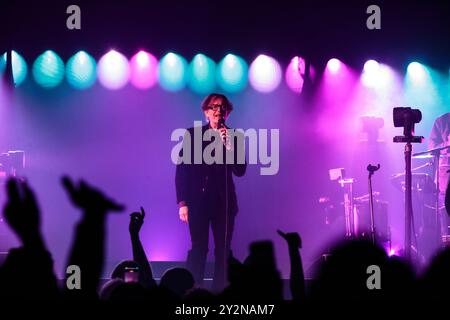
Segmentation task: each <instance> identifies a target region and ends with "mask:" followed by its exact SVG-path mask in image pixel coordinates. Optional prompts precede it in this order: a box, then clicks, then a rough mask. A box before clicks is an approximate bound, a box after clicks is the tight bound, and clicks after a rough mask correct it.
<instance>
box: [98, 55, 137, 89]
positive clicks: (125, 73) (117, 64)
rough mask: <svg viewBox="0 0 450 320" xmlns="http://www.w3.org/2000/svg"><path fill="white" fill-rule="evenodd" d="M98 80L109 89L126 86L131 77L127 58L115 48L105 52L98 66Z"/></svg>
mask: <svg viewBox="0 0 450 320" xmlns="http://www.w3.org/2000/svg"><path fill="white" fill-rule="evenodd" d="M97 74H98V80H99V81H100V83H101V84H102V85H103V86H104V87H105V88H108V89H112V90H117V89H120V88H122V87H123V86H125V85H126V84H127V82H128V80H129V77H130V66H129V64H128V60H127V58H125V56H123V55H122V54H120V53H119V52H117V51H115V50H111V51H109V52H108V53H107V54H105V55H104V56H103V57H102V58H101V59H100V61H99V62H98V66H97Z"/></svg>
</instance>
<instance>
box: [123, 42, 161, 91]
mask: <svg viewBox="0 0 450 320" xmlns="http://www.w3.org/2000/svg"><path fill="white" fill-rule="evenodd" d="M130 70H131V75H130V81H131V83H132V84H133V85H134V86H135V87H136V88H139V89H148V88H151V87H153V86H154V85H155V84H156V82H157V80H158V60H157V59H156V58H155V56H153V55H152V54H150V53H148V52H146V51H143V50H141V51H139V52H138V53H136V54H135V55H134V56H133V57H132V58H131V59H130Z"/></svg>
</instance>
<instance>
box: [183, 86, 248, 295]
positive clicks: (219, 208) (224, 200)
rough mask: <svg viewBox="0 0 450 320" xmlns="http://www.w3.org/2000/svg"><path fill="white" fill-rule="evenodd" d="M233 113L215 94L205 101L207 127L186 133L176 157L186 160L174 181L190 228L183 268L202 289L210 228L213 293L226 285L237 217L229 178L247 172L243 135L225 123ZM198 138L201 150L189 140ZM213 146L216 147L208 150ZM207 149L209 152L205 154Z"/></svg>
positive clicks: (231, 183)
mask: <svg viewBox="0 0 450 320" xmlns="http://www.w3.org/2000/svg"><path fill="white" fill-rule="evenodd" d="M232 109H233V106H232V104H231V103H230V101H229V100H228V99H227V97H226V96H224V95H222V94H217V93H213V94H210V95H208V96H207V97H206V98H205V99H204V101H203V102H202V110H203V112H204V114H205V117H206V119H207V120H208V124H207V125H205V126H203V127H201V128H200V127H197V128H189V129H188V130H187V132H186V134H185V136H184V140H183V147H182V150H181V152H180V159H184V160H186V159H187V161H184V162H181V163H180V161H179V163H178V165H177V168H176V176H175V184H176V193H177V203H178V206H179V215H180V219H181V220H182V221H183V222H186V223H188V224H189V232H190V235H191V242H192V248H191V250H190V251H189V252H188V259H187V267H188V269H189V270H190V271H191V272H192V274H193V275H194V278H195V280H196V282H197V284H201V283H202V281H203V276H204V271H205V263H206V257H207V253H208V235H209V226H210V225H211V229H212V233H213V237H214V247H215V248H214V256H215V268H214V281H213V289H215V290H220V289H222V288H223V286H224V285H225V278H226V276H225V270H226V265H227V261H228V257H229V253H230V245H231V237H232V234H233V229H234V218H235V216H236V213H237V212H238V205H237V199H236V191H235V187H234V182H233V177H232V175H233V174H234V175H236V176H238V177H240V176H243V175H244V174H245V170H246V163H245V147H244V145H245V143H244V135H243V134H241V133H235V132H233V130H231V129H230V128H228V127H227V126H225V124H224V121H225V120H226V119H227V117H228V115H229V114H230V112H231V111H232ZM196 134H197V137H195V135H196ZM199 134H201V136H202V138H203V139H201V141H202V142H201V148H200V145H199V144H197V147H196V143H195V141H193V140H194V139H196V138H197V139H198V138H199V137H198V135H199ZM204 140H209V141H204ZM214 143H215V146H216V148H214V149H211V148H209V147H208V145H210V146H213V145H214ZM208 150H209V151H211V150H212V151H211V152H210V153H208V152H207V151H208ZM186 152H190V154H189V155H187V154H185V153H186ZM196 152H197V154H195V153H196ZM208 155H210V157H209V158H208ZM213 158H214V159H213ZM230 159H231V162H232V163H231V164H230ZM211 160H213V161H211Z"/></svg>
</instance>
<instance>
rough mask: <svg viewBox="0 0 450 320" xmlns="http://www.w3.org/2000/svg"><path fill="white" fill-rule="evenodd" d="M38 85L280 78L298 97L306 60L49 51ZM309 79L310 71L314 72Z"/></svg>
mask: <svg viewBox="0 0 450 320" xmlns="http://www.w3.org/2000/svg"><path fill="white" fill-rule="evenodd" d="M11 56H12V72H13V78H14V82H15V84H16V86H18V85H20V84H21V83H23V82H24V81H25V79H26V78H27V74H28V67H27V63H26V62H25V60H24V59H23V57H22V56H21V55H20V54H18V53H17V52H15V51H12V54H11ZM380 66H381V65H380V64H379V63H378V62H376V61H374V60H369V61H367V62H366V63H365V65H364V70H363V75H365V78H363V81H364V80H365V82H366V84H367V85H368V86H370V85H371V84H373V83H374V82H375V81H376V80H377V79H375V78H376V75H379V74H380V73H382V68H380ZM5 67H6V53H5V54H3V55H2V56H1V57H0V75H1V74H2V73H3V72H4V70H5ZM343 67H345V65H344V64H343V63H342V62H341V61H340V60H338V59H335V58H333V59H330V60H329V61H328V63H327V68H326V72H329V73H330V74H338V73H339V72H340V70H341V69H343ZM422 69H423V68H422V65H421V64H419V63H417V62H412V63H411V64H410V65H409V66H408V72H412V73H414V74H416V75H419V76H420V73H421V72H422ZM31 73H32V76H33V78H34V80H35V81H36V83H37V84H39V85H40V86H41V87H43V88H55V87H57V86H58V85H60V84H61V83H62V82H63V81H64V79H66V81H67V82H68V83H69V84H70V85H71V86H72V87H74V88H76V89H87V88H89V87H91V86H92V85H93V84H94V83H95V82H96V81H97V80H98V81H99V83H100V84H101V85H102V86H104V87H105V88H108V89H111V90H117V89H120V88H123V87H124V86H125V85H127V83H131V84H132V85H134V86H135V87H136V88H139V89H150V88H152V87H154V86H155V85H156V84H159V85H160V86H161V87H162V88H163V89H165V90H168V91H179V90H182V89H183V88H185V87H186V86H187V87H188V88H190V89H191V90H193V91H194V92H196V93H200V94H204V93H208V92H211V91H213V90H214V89H215V88H217V87H219V88H221V89H222V90H224V91H226V92H229V93H233V92H239V91H242V90H243V89H244V88H245V87H246V86H247V85H248V83H250V85H251V87H252V88H253V89H255V90H257V91H259V92H272V91H274V90H275V89H276V88H277V87H278V86H279V85H280V83H281V82H282V81H283V78H284V80H285V82H286V84H287V86H288V87H289V88H290V89H291V90H292V91H294V92H296V93H301V92H302V89H303V83H304V76H305V60H304V59H303V58H301V57H294V58H292V60H291V61H290V63H289V65H288V66H287V67H286V70H285V71H284V74H283V71H282V68H281V66H280V64H279V63H278V62H277V61H276V60H275V59H274V58H272V57H270V56H267V55H259V56H258V57H257V58H256V59H255V60H254V61H253V62H252V63H251V64H250V65H248V64H247V63H246V62H245V60H244V59H242V58H241V57H239V56H237V55H233V54H228V55H226V56H225V57H224V58H223V59H222V60H221V61H220V62H219V63H217V64H216V63H215V62H214V61H213V60H212V59H210V58H209V57H207V56H205V55H203V54H197V55H195V56H194V58H193V59H192V61H191V62H189V63H188V62H187V61H186V60H185V59H184V58H183V57H182V56H180V55H178V54H175V53H171V52H170V53H168V54H166V55H165V56H163V57H162V58H161V60H159V61H158V60H157V59H156V57H155V56H153V55H152V54H150V53H148V52H145V51H139V52H138V53H136V54H135V55H134V56H133V57H131V59H129V60H128V59H127V58H126V57H125V56H124V55H122V54H121V53H119V52H117V51H115V50H111V51H109V52H108V53H106V54H105V55H103V56H102V57H101V58H100V60H99V61H98V63H97V62H96V61H95V59H94V58H93V57H92V56H91V55H89V54H88V53H86V52H84V51H79V52H78V53H76V54H75V55H73V56H72V57H71V58H70V59H69V60H68V61H67V63H66V64H64V62H63V60H62V59H61V58H60V57H59V56H58V55H57V54H56V53H55V52H54V51H51V50H47V51H45V52H44V53H42V54H41V55H40V56H38V57H37V58H36V60H35V61H34V63H33V65H32V69H31ZM311 74H312V75H314V72H313V70H312V72H311Z"/></svg>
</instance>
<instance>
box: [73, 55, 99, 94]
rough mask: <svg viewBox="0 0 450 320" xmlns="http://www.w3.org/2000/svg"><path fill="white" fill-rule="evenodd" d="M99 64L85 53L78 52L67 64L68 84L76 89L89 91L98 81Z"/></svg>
mask: <svg viewBox="0 0 450 320" xmlns="http://www.w3.org/2000/svg"><path fill="white" fill-rule="evenodd" d="M96 68H97V63H96V62H95V59H94V58H93V57H92V56H90V55H89V54H88V53H86V52H84V51H78V52H77V53H76V54H74V55H73V56H72V57H71V58H70V59H69V61H67V64H66V79H67V82H68V83H69V84H70V85H71V86H72V87H74V88H75V89H87V88H89V87H91V86H92V85H93V84H94V83H95V81H96V80H97V70H96Z"/></svg>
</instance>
